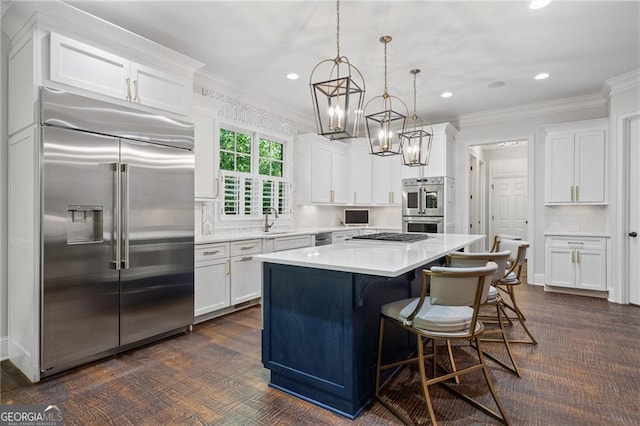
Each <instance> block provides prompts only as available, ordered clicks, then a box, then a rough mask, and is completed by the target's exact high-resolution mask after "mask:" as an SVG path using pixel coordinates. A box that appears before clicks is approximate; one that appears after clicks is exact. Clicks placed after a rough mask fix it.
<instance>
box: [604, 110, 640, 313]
mask: <svg viewBox="0 0 640 426" xmlns="http://www.w3.org/2000/svg"><path fill="white" fill-rule="evenodd" d="M639 117H640V110H636V111H632V112H628V113H625V114H620V115H619V116H617V120H616V123H615V126H616V130H617V139H618V140H619V141H620V144H619V145H618V164H619V165H620V166H621V170H622V173H619V174H618V175H617V176H615V177H614V178H613V179H611V180H610V181H611V184H612V185H613V186H614V188H613V191H611V192H612V193H613V194H614V196H615V197H617V199H618V200H620V201H619V202H617V203H616V202H615V200H612V203H611V207H612V210H613V211H612V214H611V221H612V222H613V223H612V224H611V229H612V230H613V231H614V232H613V235H612V236H611V248H612V250H611V252H612V255H611V258H612V259H613V260H612V263H615V264H614V265H613V267H612V268H610V269H611V270H612V271H613V270H617V271H620V272H619V276H618V277H616V276H612V275H613V274H612V275H609V276H608V277H607V279H608V280H609V282H610V283H612V287H613V290H614V291H613V295H612V294H611V292H609V298H608V300H609V301H611V302H615V303H623V304H629V297H630V293H631V282H630V281H629V276H630V272H631V271H630V267H631V260H630V259H629V255H630V249H629V240H628V237H627V234H628V233H629V192H630V191H631V184H630V182H629V180H630V178H631V176H630V167H631V166H630V161H631V159H630V158H629V152H630V144H631V139H630V135H629V122H630V121H631V120H632V119H634V118H639ZM611 139H613V137H611ZM616 179H619V180H618V181H615V180H616ZM617 208H619V209H620V210H619V211H617V212H616V211H615V210H616V209H617ZM616 253H619V255H618V256H616Z"/></svg>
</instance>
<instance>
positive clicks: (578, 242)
mask: <svg viewBox="0 0 640 426" xmlns="http://www.w3.org/2000/svg"><path fill="white" fill-rule="evenodd" d="M567 244H580V245H584V241H567Z"/></svg>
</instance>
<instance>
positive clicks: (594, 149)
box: [575, 130, 606, 203]
mask: <svg viewBox="0 0 640 426" xmlns="http://www.w3.org/2000/svg"><path fill="white" fill-rule="evenodd" d="M575 144H576V146H575V158H576V161H575V169H576V170H575V186H576V201H577V202H579V203H603V202H604V201H605V195H604V182H605V156H606V153H605V133H604V130H596V131H591V132H580V133H576V136H575Z"/></svg>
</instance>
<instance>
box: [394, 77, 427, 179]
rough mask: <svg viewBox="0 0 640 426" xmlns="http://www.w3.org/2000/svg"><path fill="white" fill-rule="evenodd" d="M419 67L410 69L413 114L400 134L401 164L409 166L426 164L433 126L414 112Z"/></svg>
mask: <svg viewBox="0 0 640 426" xmlns="http://www.w3.org/2000/svg"><path fill="white" fill-rule="evenodd" d="M419 72H420V70H419V69H412V70H411V71H409V73H411V74H413V115H412V116H411V119H410V121H409V124H408V125H409V129H408V130H406V131H405V132H403V133H401V134H400V151H401V154H402V164H404V165H405V166H409V167H416V166H426V165H428V164H429V158H430V157H431V144H432V142H433V128H432V127H431V124H429V123H427V122H426V121H425V120H423V119H422V118H420V117H418V114H417V113H416V76H417V75H418V73H419Z"/></svg>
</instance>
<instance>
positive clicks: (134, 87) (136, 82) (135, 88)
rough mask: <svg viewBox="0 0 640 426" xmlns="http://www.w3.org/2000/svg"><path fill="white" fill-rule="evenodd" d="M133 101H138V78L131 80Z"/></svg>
mask: <svg viewBox="0 0 640 426" xmlns="http://www.w3.org/2000/svg"><path fill="white" fill-rule="evenodd" d="M133 93H134V96H133V102H140V94H139V93H138V80H133Z"/></svg>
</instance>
